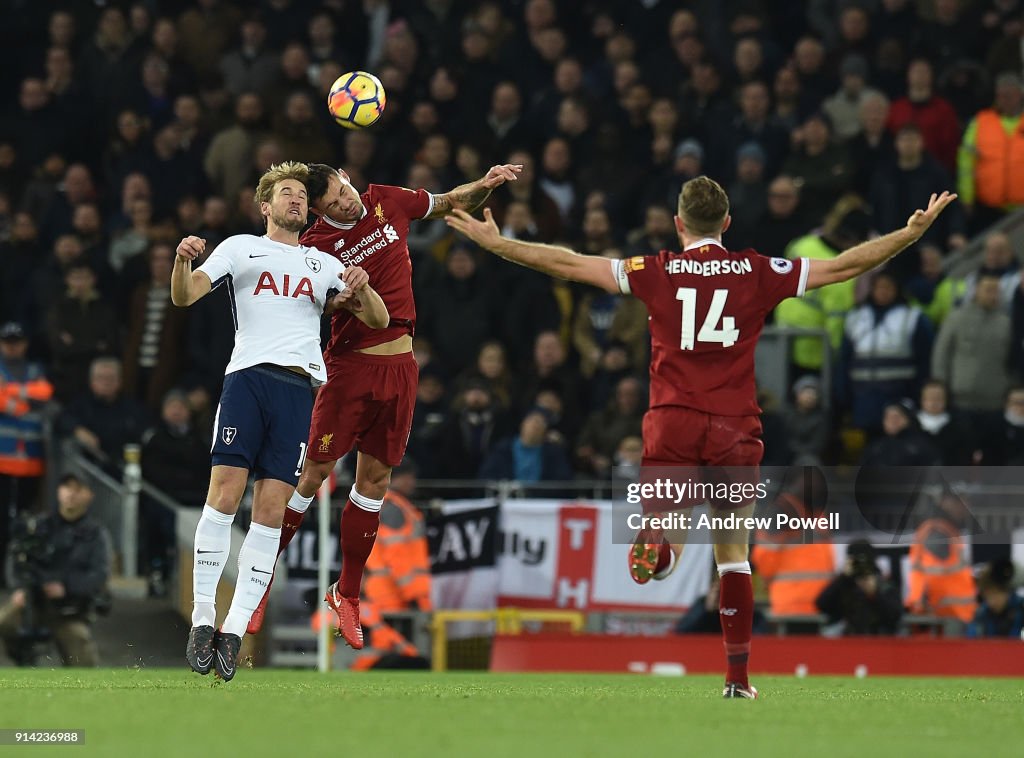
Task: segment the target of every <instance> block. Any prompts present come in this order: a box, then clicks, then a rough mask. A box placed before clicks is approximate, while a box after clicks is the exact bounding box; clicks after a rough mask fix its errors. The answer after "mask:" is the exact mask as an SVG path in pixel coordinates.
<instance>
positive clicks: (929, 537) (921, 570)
mask: <svg viewBox="0 0 1024 758" xmlns="http://www.w3.org/2000/svg"><path fill="white" fill-rule="evenodd" d="M964 511H965V508H964V505H963V503H962V502H961V501H960V499H959V498H958V497H957V496H956V495H952V494H947V495H944V496H943V497H942V500H941V501H940V502H939V504H938V507H937V508H936V513H935V515H933V516H932V517H931V518H929V519H927V520H926V521H925V522H924V523H922V524H921V526H919V527H918V528H917V531H916V532H915V533H914V544H913V545H911V546H910V578H909V584H910V588H909V591H908V592H907V597H906V599H905V601H904V605H906V607H907V608H908V609H909V610H910V611H911V612H912V613H930V614H933V615H935V616H942V617H946V618H957V619H959V620H960V621H963V622H964V623H970V621H971V620H972V619H973V618H974V612H975V610H976V609H977V593H978V591H977V587H975V584H974V575H973V574H972V573H971V565H970V563H969V562H968V559H967V546H966V545H965V544H964V541H963V539H962V538H961V536H960V530H961V526H962V521H963V518H962V517H963V515H964Z"/></svg>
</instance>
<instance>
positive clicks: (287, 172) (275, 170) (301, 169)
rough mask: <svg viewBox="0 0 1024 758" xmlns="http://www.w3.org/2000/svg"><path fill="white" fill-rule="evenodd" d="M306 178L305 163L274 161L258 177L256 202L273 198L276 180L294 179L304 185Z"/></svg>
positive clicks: (306, 167) (263, 201)
mask: <svg viewBox="0 0 1024 758" xmlns="http://www.w3.org/2000/svg"><path fill="white" fill-rule="evenodd" d="M308 178H309V166H307V165H306V164H305V163H299V162H298V161H285V162H284V163H275V164H274V165H272V166H271V167H270V168H268V169H267V170H266V171H265V172H263V176H261V177H260V183H259V184H257V185H256V196H255V199H256V203H257V204H259V203H269V202H270V201H271V200H273V199H274V189H275V188H276V187H277V185H278V182H283V181H285V180H286V179H294V180H295V181H297V182H302V184H303V185H305V184H306V180H307V179H308Z"/></svg>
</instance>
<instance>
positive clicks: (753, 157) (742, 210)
mask: <svg viewBox="0 0 1024 758" xmlns="http://www.w3.org/2000/svg"><path fill="white" fill-rule="evenodd" d="M764 177H765V155H764V151H763V150H762V149H761V147H760V145H758V144H757V143H756V142H747V143H746V144H744V145H741V146H740V149H739V150H738V151H736V181H734V182H733V183H732V184H731V185H729V213H730V215H731V216H732V223H731V224H730V225H729V240H730V244H731V245H732V246H733V247H734V248H735V249H738V250H743V249H746V248H749V247H755V246H756V245H757V240H758V237H759V229H758V223H757V222H758V221H759V220H760V219H761V218H763V217H764V215H765V213H766V212H767V210H768V199H767V197H768V189H767V187H766V186H765V181H764Z"/></svg>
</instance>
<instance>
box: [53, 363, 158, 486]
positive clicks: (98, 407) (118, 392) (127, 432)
mask: <svg viewBox="0 0 1024 758" xmlns="http://www.w3.org/2000/svg"><path fill="white" fill-rule="evenodd" d="M57 429H58V431H59V432H61V434H63V435H65V436H68V437H73V438H74V441H75V442H77V443H78V445H79V446H80V447H81V449H82V450H83V451H84V452H85V453H87V454H88V455H89V456H90V457H91V458H93V459H94V460H96V461H98V462H100V463H102V464H103V467H104V468H105V469H106V470H107V472H108V473H112V474H113V475H115V476H119V475H120V469H121V461H122V460H123V459H124V446H125V445H128V444H138V442H139V441H140V440H141V439H142V433H143V432H144V431H145V429H146V414H145V411H144V410H143V408H142V407H141V406H140V405H139V404H138V403H136V402H135V401H134V400H132V399H131V398H129V397H125V396H124V394H123V392H122V383H121V361H119V360H118V359H117V358H97V359H96V360H94V361H93V362H92V365H91V366H90V367H89V384H88V391H87V392H86V393H85V394H83V395H80V396H79V397H77V398H75V399H74V400H73V401H72V402H70V403H68V404H67V406H65V408H64V412H63V414H62V415H61V418H60V419H58V422H57Z"/></svg>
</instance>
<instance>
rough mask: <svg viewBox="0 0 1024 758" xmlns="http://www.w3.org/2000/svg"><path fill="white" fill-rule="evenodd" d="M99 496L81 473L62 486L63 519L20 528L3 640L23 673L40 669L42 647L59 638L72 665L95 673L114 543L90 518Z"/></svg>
mask: <svg viewBox="0 0 1024 758" xmlns="http://www.w3.org/2000/svg"><path fill="white" fill-rule="evenodd" d="M92 499H93V492H92V489H90V487H89V485H88V484H87V483H86V482H84V481H82V480H81V479H80V478H79V477H78V476H76V475H75V474H65V475H64V476H63V477H61V479H60V483H59V485H58V487H57V504H58V510H57V512H56V513H53V514H49V515H46V516H35V517H29V518H27V519H26V520H24V521H22V522H20V523H18V524H16V525H15V529H14V533H13V534H12V540H11V549H10V561H9V563H10V564H11V569H12V570H11V577H10V578H11V579H12V581H11V586H13V587H15V590H14V593H13V594H12V595H11V598H10V600H9V601H8V602H7V604H6V605H4V606H3V607H0V640H2V641H3V644H4V647H5V648H6V650H7V654H8V656H9V657H10V658H11V659H12V660H13V661H14V662H15V663H16V664H17V665H19V666H31V665H33V664H34V663H35V655H34V648H35V643H36V642H39V641H43V640H46V639H49V638H50V637H52V638H53V640H54V642H55V643H56V644H57V649H58V651H59V652H60V656H61V660H62V661H63V662H64V665H65V666H96V665H98V663H99V655H98V651H97V649H96V642H95V641H94V640H93V637H92V624H93V621H94V620H95V615H96V613H106V612H107V611H109V599H108V596H107V592H106V584H107V579H108V578H109V576H110V555H111V547H110V536H109V535H108V534H107V531H106V529H105V528H104V527H103V526H102V525H101V524H100V523H99V522H98V521H96V520H95V519H94V518H93V517H92V516H91V515H90V514H89V506H90V505H91V503H92Z"/></svg>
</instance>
